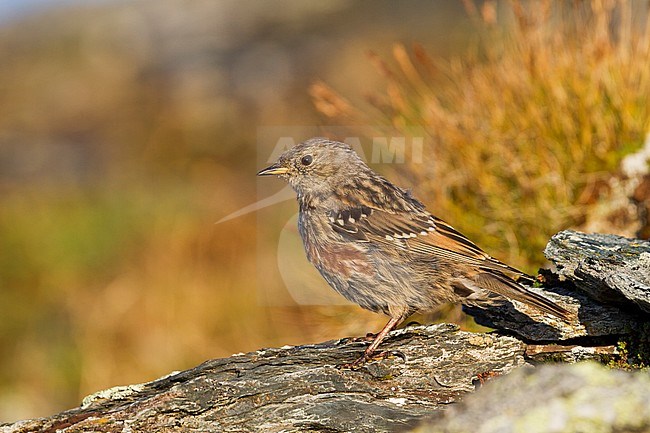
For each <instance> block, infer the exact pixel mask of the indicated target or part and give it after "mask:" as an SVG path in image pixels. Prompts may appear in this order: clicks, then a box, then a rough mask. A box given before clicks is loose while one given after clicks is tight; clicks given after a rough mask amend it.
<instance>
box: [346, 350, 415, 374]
mask: <svg viewBox="0 0 650 433" xmlns="http://www.w3.org/2000/svg"><path fill="white" fill-rule="evenodd" d="M395 357H397V358H402V359H403V360H404V361H406V355H404V354H403V353H402V352H400V351H399V350H384V351H382V352H377V353H370V354H368V353H364V354H363V355H361V356H360V357H359V358H357V359H356V360H354V361H353V362H346V363H345V364H340V365H339V366H338V368H339V370H358V369H360V368H361V367H363V366H364V365H365V364H366V363H368V362H371V361H381V360H382V359H388V358H395Z"/></svg>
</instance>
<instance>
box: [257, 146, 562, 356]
mask: <svg viewBox="0 0 650 433" xmlns="http://www.w3.org/2000/svg"><path fill="white" fill-rule="evenodd" d="M257 175H258V176H269V175H276V176H278V177H280V178H282V179H284V180H286V181H287V182H288V183H289V185H290V186H291V187H292V188H293V190H294V191H295V193H296V196H297V200H298V207H299V214H298V231H299V233H300V236H301V238H302V241H303V245H304V248H305V252H306V255H307V259H308V260H309V261H310V262H311V263H312V264H313V265H314V266H315V267H316V269H317V270H318V271H319V272H320V274H321V275H322V276H323V278H324V279H325V280H326V281H327V283H328V284H329V285H330V286H331V287H332V288H334V290H336V291H337V292H338V293H340V294H341V295H343V296H344V297H345V298H347V299H348V300H349V301H351V302H353V303H356V304H358V305H359V306H361V307H362V308H365V309H367V310H370V311H373V312H376V313H383V314H385V315H387V316H388V317H389V321H388V323H387V324H386V325H385V326H384V327H383V329H382V330H381V331H380V332H379V333H377V334H376V336H375V337H374V340H373V341H372V342H371V344H370V345H369V346H368V347H367V348H366V350H365V351H364V352H363V354H362V355H361V356H360V357H359V358H358V359H357V360H356V361H354V362H353V363H351V364H350V365H349V366H350V367H353V368H358V367H359V366H360V365H363V364H364V363H366V362H367V361H369V360H371V359H373V355H374V354H375V352H376V351H377V348H378V347H379V345H380V344H381V342H382V341H383V340H384V339H385V338H386V336H387V335H388V333H389V332H390V331H391V330H393V329H395V328H396V327H397V326H398V325H399V324H400V323H401V322H402V321H404V320H405V319H406V318H407V317H409V316H410V315H412V314H414V313H416V312H428V311H431V310H434V309H435V308H436V307H438V306H439V305H441V304H444V303H461V304H466V305H487V306H492V305H497V304H498V303H501V302H503V301H505V300H516V301H519V302H522V303H524V304H526V305H529V306H532V307H534V308H536V309H537V310H538V311H540V312H542V313H546V314H550V315H553V316H556V317H557V318H560V319H563V320H565V321H566V320H568V318H569V317H570V312H569V311H568V310H566V309H565V308H563V307H561V306H559V305H557V304H555V303H554V302H552V301H551V300H549V299H547V298H545V297H543V296H541V295H539V294H537V293H534V292H532V291H530V290H528V289H527V288H526V287H525V286H523V285H522V283H528V284H529V285H530V284H532V283H533V282H534V279H533V277H531V276H530V275H527V274H525V273H524V272H522V271H520V270H518V269H515V268H513V267H511V266H508V265H506V264H504V263H502V262H500V261H499V260H497V259H495V258H493V257H491V256H489V255H488V254H487V253H485V252H484V251H483V250H482V249H481V248H479V247H478V246H477V245H476V244H474V243H473V242H472V241H470V240H469V239H468V238H467V237H466V236H464V235H463V234H461V233H460V232H459V231H457V230H456V229H454V228H453V227H452V226H451V225H450V224H448V223H446V222H445V221H443V220H442V219H440V218H438V217H436V216H434V215H432V214H431V213H430V212H429V211H427V209H426V208H425V206H424V205H423V204H422V202H420V201H419V200H418V199H416V198H415V197H413V195H412V194H411V192H410V191H408V190H405V189H402V188H401V187H398V186H396V185H394V184H393V183H391V182H390V181H389V180H388V179H386V178H384V177H383V176H381V175H379V174H378V173H376V172H375V171H373V170H372V169H371V168H370V167H369V166H368V165H367V164H366V163H365V162H364V161H363V160H362V159H361V157H359V155H358V154H357V153H356V152H355V151H354V150H353V149H352V148H351V146H349V145H348V144H346V143H343V142H339V141H334V140H329V139H327V138H322V137H315V138H311V139H309V140H306V141H304V142H302V143H299V144H297V145H295V146H294V147H292V148H290V149H288V150H286V151H284V153H282V154H281V155H280V156H279V158H278V159H277V161H276V162H275V163H273V164H272V165H270V166H269V167H267V168H264V169H263V170H261V171H259V172H258V173H257Z"/></svg>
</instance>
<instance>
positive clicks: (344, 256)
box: [298, 212, 374, 278]
mask: <svg viewBox="0 0 650 433" xmlns="http://www.w3.org/2000/svg"><path fill="white" fill-rule="evenodd" d="M298 230H299V232H300V236H301V237H302V241H303V244H304V247H305V253H306V254H307V258H308V259H309V261H310V262H311V263H312V264H313V265H314V266H315V267H316V268H317V269H318V270H319V271H320V272H321V273H323V274H332V275H337V276H340V277H343V278H351V277H353V276H355V275H356V276H359V275H368V276H369V275H372V274H373V273H374V268H373V266H372V263H371V262H370V261H369V258H368V257H367V254H366V253H367V252H366V250H365V249H366V247H365V246H364V245H363V244H359V243H354V242H346V241H344V240H341V239H340V235H338V234H337V233H336V232H334V231H333V230H332V228H331V226H330V224H329V221H328V219H327V217H325V216H323V217H318V216H315V215H310V214H309V213H308V212H301V213H300V217H299V218H298Z"/></svg>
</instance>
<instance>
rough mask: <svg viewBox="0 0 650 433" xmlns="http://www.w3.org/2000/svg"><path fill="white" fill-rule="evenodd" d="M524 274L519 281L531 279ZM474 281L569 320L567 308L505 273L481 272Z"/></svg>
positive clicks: (500, 293)
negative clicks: (529, 288)
mask: <svg viewBox="0 0 650 433" xmlns="http://www.w3.org/2000/svg"><path fill="white" fill-rule="evenodd" d="M523 275H525V274H523ZM525 276H526V277H528V278H526V279H524V278H521V277H520V279H519V281H522V280H523V281H527V280H528V279H530V280H531V281H532V277H529V276H528V275H525ZM474 282H475V284H476V285H477V286H479V287H483V288H485V289H487V290H489V291H491V292H494V293H497V294H499V295H501V296H504V297H506V298H509V299H513V300H515V301H519V302H523V303H524V304H527V305H530V306H533V307H535V308H537V309H538V310H540V311H542V312H544V313H548V314H551V315H553V316H555V317H557V318H558V319H562V320H564V321H566V322H570V321H571V317H572V315H573V314H572V313H571V312H570V311H569V310H567V309H566V308H564V307H561V306H559V305H557V304H556V303H554V302H553V301H551V300H550V299H547V298H545V297H544V296H542V295H539V294H537V293H535V292H532V291H530V290H527V289H526V287H524V286H522V285H521V284H519V283H518V282H517V281H514V280H512V279H510V278H509V277H508V276H506V275H503V274H500V273H497V272H481V273H479V274H478V275H476V276H475V277H474Z"/></svg>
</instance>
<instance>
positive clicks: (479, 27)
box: [311, 0, 650, 271]
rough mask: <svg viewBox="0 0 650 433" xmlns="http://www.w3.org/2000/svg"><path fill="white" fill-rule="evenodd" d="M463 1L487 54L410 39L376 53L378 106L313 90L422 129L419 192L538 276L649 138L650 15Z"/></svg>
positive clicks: (323, 98)
mask: <svg viewBox="0 0 650 433" xmlns="http://www.w3.org/2000/svg"><path fill="white" fill-rule="evenodd" d="M464 3H465V5H466V8H467V9H468V12H469V13H470V14H471V15H472V17H473V18H474V25H475V30H476V35H477V44H476V45H475V49H472V50H469V51H468V52H466V53H465V54H464V55H462V56H460V57H457V58H453V59H451V60H441V59H435V58H432V57H430V56H429V55H428V54H427V53H426V52H425V50H424V49H423V48H421V47H419V46H415V47H414V48H413V51H412V52H410V53H409V52H408V51H407V50H406V49H405V47H404V46H402V45H395V47H394V49H393V59H392V61H390V62H384V61H383V60H382V59H379V58H377V57H376V56H371V60H372V61H373V62H375V64H376V65H377V67H378V70H379V71H380V72H381V73H382V74H383V76H384V77H385V81H386V90H385V92H384V93H383V94H381V95H373V96H371V97H370V98H369V101H370V103H371V105H372V108H374V110H365V111H366V112H369V113H370V114H368V115H361V114H359V113H360V112H361V111H362V110H361V109H359V108H355V107H352V106H350V104H349V103H348V102H347V101H346V100H345V98H343V97H342V96H340V95H337V94H336V92H334V91H333V90H332V89H330V88H328V87H327V85H326V84H324V83H317V84H315V85H314V86H313V87H312V89H311V90H312V96H313V98H314V100H315V104H316V107H317V109H319V110H320V111H321V112H322V113H323V114H325V115H326V116H328V117H330V118H333V119H336V121H337V122H342V121H347V122H352V123H356V124H358V125H365V126H366V127H367V126H368V125H389V126H387V127H386V128H384V130H383V131H382V133H384V134H399V135H412V134H416V135H417V134H423V135H424V136H425V143H426V146H427V147H426V151H425V152H426V155H425V161H424V163H423V164H411V165H410V166H409V167H408V170H410V171H412V173H411V174H410V175H411V176H412V179H415V180H416V182H417V183H420V185H417V186H416V188H417V190H418V193H419V194H421V195H422V196H423V197H426V198H427V199H428V204H429V206H430V208H431V209H432V210H434V211H435V213H437V214H438V215H439V216H441V217H443V218H445V219H448V220H451V221H453V222H454V224H455V225H456V226H457V227H458V228H459V229H461V230H462V231H464V232H465V233H467V234H468V235H469V236H471V237H472V238H474V239H475V240H476V241H477V242H479V243H480V244H481V245H483V246H485V247H486V248H487V249H488V250H490V251H491V252H493V253H495V255H498V256H500V257H501V258H503V259H506V260H509V261H510V262H511V263H513V264H515V265H518V266H521V267H524V268H525V269H527V270H529V271H532V270H534V269H533V267H534V266H538V265H541V264H542V263H543V257H542V255H541V250H542V249H543V247H544V245H545V243H546V242H547V240H548V238H549V236H550V235H552V234H553V233H555V232H556V231H558V230H560V229H563V228H566V227H570V226H576V225H579V224H580V223H581V222H582V221H583V220H584V218H585V215H586V214H588V212H589V208H590V206H593V205H594V203H595V202H597V201H598V199H599V193H600V191H601V188H600V186H601V185H602V183H603V182H604V181H605V180H606V179H607V178H609V177H610V176H612V175H613V174H615V173H616V172H617V170H618V167H619V163H620V160H621V158H622V157H623V156H625V155H626V154H628V153H629V152H631V151H633V150H635V149H637V148H638V147H639V146H640V145H641V144H642V142H643V138H644V136H645V133H646V131H648V126H649V116H650V111H649V97H650V14H649V13H648V9H647V6H646V5H642V4H640V2H627V1H623V0H620V1H619V0H611V1H592V2H570V3H569V2H552V1H541V2H528V3H523V2H520V1H512V2H509V3H508V4H507V5H501V6H503V7H500V8H497V5H496V2H489V1H488V2H485V3H483V5H482V7H481V8H477V7H476V6H475V5H474V3H472V2H470V1H466V2H464ZM379 128H380V129H381V128H382V127H379ZM506 251H509V256H508V255H507V253H506Z"/></svg>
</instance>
